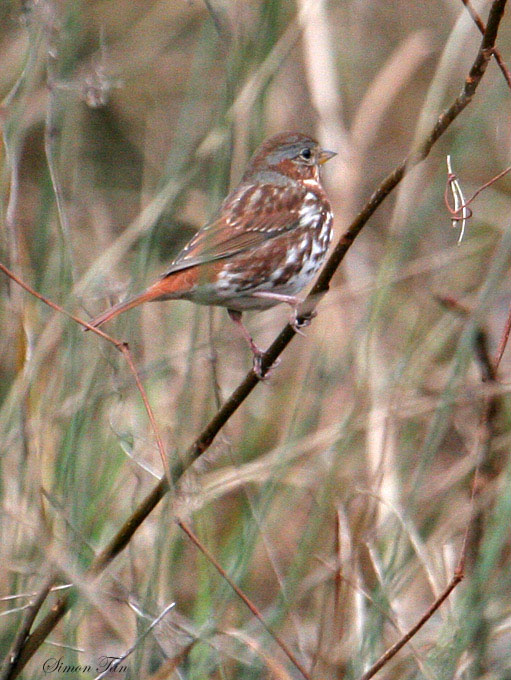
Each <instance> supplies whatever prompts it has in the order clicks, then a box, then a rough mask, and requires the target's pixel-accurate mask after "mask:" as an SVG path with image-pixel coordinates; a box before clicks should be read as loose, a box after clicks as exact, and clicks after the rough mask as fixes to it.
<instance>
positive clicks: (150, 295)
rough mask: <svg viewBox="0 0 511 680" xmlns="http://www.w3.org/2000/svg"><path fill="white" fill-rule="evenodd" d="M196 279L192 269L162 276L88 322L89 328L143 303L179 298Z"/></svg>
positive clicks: (96, 326) (100, 324)
mask: <svg viewBox="0 0 511 680" xmlns="http://www.w3.org/2000/svg"><path fill="white" fill-rule="evenodd" d="M196 278H197V275H196V272H195V271H194V269H186V270H184V271H182V272H181V271H180V272H177V273H172V274H170V275H167V276H163V277H162V278H161V279H159V280H158V281H156V283H153V285H152V286H149V288H148V289H147V290H145V291H144V292H143V293H139V294H138V295H135V296H134V297H132V298H129V299H128V300H124V302H119V303H118V304H117V305H114V306H113V307H110V309H107V310H105V311H104V312H103V314H100V315H99V316H97V317H96V318H95V319H93V320H92V321H91V322H90V325H91V326H94V328H98V327H99V326H102V325H103V324H104V323H106V322H107V321H110V319H113V318H114V317H116V316H117V315H118V314H122V313H123V312H127V311H128V309H133V307H138V305H141V304H142V303H143V302H150V301H151V300H172V299H176V298H179V297H181V295H182V293H183V291H186V290H189V289H190V288H191V287H192V286H193V285H194V283H195V280H196Z"/></svg>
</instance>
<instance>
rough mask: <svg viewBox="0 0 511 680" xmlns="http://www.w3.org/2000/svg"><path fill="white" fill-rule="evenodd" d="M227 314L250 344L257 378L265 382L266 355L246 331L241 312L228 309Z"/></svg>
mask: <svg viewBox="0 0 511 680" xmlns="http://www.w3.org/2000/svg"><path fill="white" fill-rule="evenodd" d="M227 313H228V314H229V316H230V317H231V319H232V320H233V321H234V323H235V324H236V326H237V327H238V329H239V330H240V332H241V335H242V337H243V339H244V340H245V341H246V342H248V345H249V347H250V349H251V351H252V354H253V355H254V363H253V367H254V373H255V374H256V375H257V377H258V378H259V379H260V380H263V379H264V377H265V374H264V373H263V368H262V358H263V354H264V352H263V350H262V349H260V348H259V347H258V346H257V345H256V344H255V342H254V340H253V339H252V336H251V335H250V333H249V332H248V330H247V329H246V327H245V325H244V323H243V321H242V320H241V312H238V311H236V310H235V309H228V310H227Z"/></svg>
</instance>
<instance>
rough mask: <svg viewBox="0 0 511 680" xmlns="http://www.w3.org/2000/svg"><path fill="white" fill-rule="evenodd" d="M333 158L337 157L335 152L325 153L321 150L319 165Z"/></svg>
mask: <svg viewBox="0 0 511 680" xmlns="http://www.w3.org/2000/svg"><path fill="white" fill-rule="evenodd" d="M334 156H337V151H327V150H326V149H321V153H320V154H319V159H318V163H319V165H323V163H326V162H327V161H329V160H330V159H331V158H333V157H334Z"/></svg>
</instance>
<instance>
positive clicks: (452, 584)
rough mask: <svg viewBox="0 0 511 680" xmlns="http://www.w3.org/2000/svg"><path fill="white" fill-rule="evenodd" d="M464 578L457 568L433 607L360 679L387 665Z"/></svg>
mask: <svg viewBox="0 0 511 680" xmlns="http://www.w3.org/2000/svg"><path fill="white" fill-rule="evenodd" d="M462 580H463V572H462V571H458V569H456V571H455V573H454V576H453V577H452V579H451V580H450V581H449V584H448V585H447V587H446V588H445V590H444V591H443V593H441V595H440V597H438V598H437V599H436V600H435V601H434V602H433V604H432V605H431V607H429V609H428V610H427V611H426V612H425V613H424V614H423V616H421V618H420V619H419V620H418V621H417V623H416V624H415V625H414V626H412V627H411V628H410V630H409V631H408V632H407V633H406V634H405V635H403V637H402V638H401V639H400V640H398V641H397V642H396V644H395V645H392V647H390V648H389V649H387V651H386V652H385V654H382V656H381V657H380V658H379V659H378V661H376V663H374V664H373V665H372V666H371V668H369V670H367V671H366V672H365V673H364V675H362V676H361V677H360V680H369V678H372V677H373V675H376V673H377V672H378V671H379V670H380V669H381V668H383V666H385V664H386V663H387V662H388V661H390V659H392V657H393V656H395V655H396V654H397V653H398V652H399V650H400V649H402V648H403V647H404V646H405V645H406V643H407V642H408V641H409V640H411V639H412V638H413V636H414V635H415V634H416V633H417V632H418V631H419V630H420V629H421V628H422V626H423V625H424V624H425V623H426V622H427V621H429V619H430V618H431V617H432V616H433V614H434V613H435V612H436V611H437V609H438V608H439V607H440V606H441V605H442V604H443V603H444V602H445V600H447V598H448V597H449V595H450V594H451V593H452V591H453V590H454V589H455V588H456V586H457V585H458V584H459V583H460V582H461V581H462Z"/></svg>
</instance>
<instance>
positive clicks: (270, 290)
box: [91, 133, 335, 376]
mask: <svg viewBox="0 0 511 680" xmlns="http://www.w3.org/2000/svg"><path fill="white" fill-rule="evenodd" d="M333 156H335V153H334V152H333V151H325V150H324V149H321V147H320V146H319V145H318V143H317V142H316V141H314V140H313V139H311V138H310V137H307V136H306V135H303V134H300V133H281V134H278V135H275V136H274V137H271V138H270V139H268V140H267V141H266V142H265V143H264V144H263V145H262V146H261V147H259V149H258V150H257V151H256V152H255V154H254V155H253V156H252V159H251V160H250V163H249V165H248V168H247V170H246V172H245V174H244V175H243V177H242V179H241V182H240V184H239V185H238V186H237V187H236V188H235V189H234V190H233V191H232V192H231V193H230V194H229V195H228V196H227V198H226V199H225V200H224V202H223V203H222V205H221V207H220V210H219V212H218V213H217V215H216V216H215V217H214V218H213V219H212V220H211V221H210V222H208V223H207V224H206V225H205V226H204V227H202V229H200V230H199V231H198V232H197V233H196V234H195V236H194V237H193V238H192V239H191V241H190V242H189V243H188V244H187V245H186V246H185V247H184V248H183V250H182V251H181V252H180V253H179V255H178V256H177V257H176V259H175V260H174V261H173V262H172V263H171V264H170V266H169V268H168V270H167V271H166V273H165V274H164V275H163V276H162V277H161V278H160V279H158V280H157V281H156V282H155V283H153V284H152V286H150V287H149V288H147V290H145V291H144V292H142V293H140V294H139V295H136V296H135V297H132V298H130V299H128V300H126V301H124V302H120V303H119V304H117V305H115V306H114V307H111V308H110V309H108V310H106V311H105V312H104V313H103V314H101V315H100V316H98V317H97V318H96V319H94V320H93V321H92V322H91V325H93V326H101V324H103V323H105V321H109V320H110V319H112V318H113V317H115V316H117V314H120V313H121V312H125V311H126V310H128V309H131V308H132V307H136V306H137V305H139V304H141V303H142V302H149V301H151V300H176V299H185V300H191V301H192V302H196V303H198V304H202V305H220V306H222V307H227V311H228V312H229V316H230V317H231V319H232V320H233V321H234V322H235V323H236V324H237V326H238V327H239V329H240V330H241V332H242V334H243V337H244V338H245V339H246V341H247V342H248V344H249V345H250V348H251V350H252V352H253V354H254V370H255V371H256V373H257V374H258V375H259V376H261V367H260V358H261V355H262V352H261V350H260V349H259V348H258V347H257V345H256V344H255V343H254V341H253V340H252V338H251V337H250V334H249V333H248V331H247V329H246V328H245V326H244V325H243V323H242V321H241V315H242V312H244V311H245V310H249V309H258V310H262V309H268V308H269V307H272V306H273V305H276V304H278V303H280V302H285V303H287V304H289V305H291V306H292V307H293V308H294V310H295V311H294V317H293V324H294V326H295V328H296V329H297V330H298V327H299V324H298V321H297V319H298V317H297V311H296V310H297V306H298V305H299V304H300V302H301V300H300V299H299V298H297V297H295V296H296V293H298V292H299V291H300V290H301V289H302V288H304V287H305V286H307V284H309V283H310V282H311V280H312V278H313V277H314V275H315V274H316V272H317V271H318V269H319V267H320V266H321V264H322V262H323V260H324V259H325V256H326V252H327V250H328V246H329V245H330V240H331V237H332V219H333V215H332V209H331V207H330V203H329V201H328V198H327V197H326V194H325V191H324V190H323V187H322V186H321V183H320V177H319V166H320V165H322V164H323V163H325V162H326V161H327V160H329V159H330V158H332V157H333Z"/></svg>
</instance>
